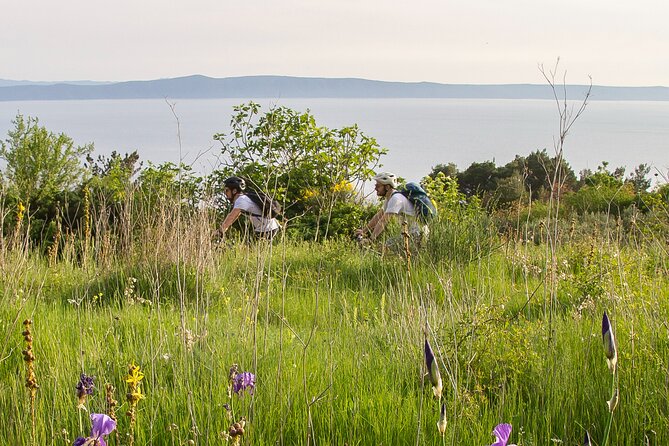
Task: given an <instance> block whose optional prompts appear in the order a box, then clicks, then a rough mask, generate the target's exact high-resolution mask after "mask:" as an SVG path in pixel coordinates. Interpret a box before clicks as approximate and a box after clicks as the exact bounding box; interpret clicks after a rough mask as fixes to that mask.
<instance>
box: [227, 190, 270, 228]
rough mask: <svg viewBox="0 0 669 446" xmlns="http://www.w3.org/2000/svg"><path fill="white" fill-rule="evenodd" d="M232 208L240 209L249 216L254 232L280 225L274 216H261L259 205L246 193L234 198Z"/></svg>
mask: <svg viewBox="0 0 669 446" xmlns="http://www.w3.org/2000/svg"><path fill="white" fill-rule="evenodd" d="M232 208H233V209H241V211H242V212H243V213H245V214H246V215H247V216H248V217H249V220H251V224H252V225H253V230H254V231H255V232H269V231H274V230H275V229H279V227H280V226H279V222H278V221H276V218H267V217H264V216H262V209H260V206H258V205H257V204H255V203H254V202H253V200H251V199H250V198H249V197H247V196H246V195H243V194H242V195H239V196H238V197H237V198H236V199H235V204H234V206H233V207H232Z"/></svg>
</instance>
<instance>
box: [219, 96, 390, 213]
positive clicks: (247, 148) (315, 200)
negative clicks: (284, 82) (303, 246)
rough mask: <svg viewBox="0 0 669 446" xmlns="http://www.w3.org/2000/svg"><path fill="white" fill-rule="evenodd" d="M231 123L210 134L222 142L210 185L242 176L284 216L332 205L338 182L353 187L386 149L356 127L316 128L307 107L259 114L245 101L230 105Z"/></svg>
mask: <svg viewBox="0 0 669 446" xmlns="http://www.w3.org/2000/svg"><path fill="white" fill-rule="evenodd" d="M230 125H231V127H232V132H231V133H230V134H229V135H225V134H217V135H215V136H214V138H215V139H216V140H218V141H220V142H221V145H222V148H221V154H222V159H223V166H222V168H221V169H219V170H217V171H215V172H214V173H213V174H212V182H213V184H221V180H223V179H224V178H226V177H228V176H231V175H237V176H241V177H243V178H245V179H246V180H247V184H248V185H250V187H251V188H254V189H260V190H263V191H265V192H267V193H269V194H270V195H272V196H274V197H275V198H276V199H277V200H278V201H280V202H282V204H283V207H284V213H285V215H286V217H287V218H294V217H299V216H301V215H303V214H305V213H307V212H316V213H318V210H319V209H328V208H331V207H332V205H333V203H335V202H339V201H341V200H342V198H343V197H342V194H341V193H340V189H341V188H342V185H348V184H352V185H354V186H353V187H354V188H355V187H356V186H357V185H358V184H360V183H361V182H362V181H364V180H368V179H369V178H371V176H372V174H373V169H374V167H376V166H377V164H378V161H379V157H380V156H381V155H382V154H384V153H385V150H383V149H381V148H380V147H379V145H378V143H377V142H376V140H375V139H374V138H371V137H368V136H366V135H365V134H363V133H362V132H361V131H360V129H359V128H358V127H357V126H355V125H353V126H350V127H344V128H341V129H328V128H326V127H320V126H318V125H317V124H316V119H315V118H314V116H313V115H312V114H311V113H310V112H309V111H308V110H307V111H306V112H297V111H295V110H292V109H289V108H286V107H277V108H274V109H271V110H269V111H267V112H265V113H262V112H261V108H260V105H258V104H256V103H253V102H250V103H248V104H242V105H239V106H236V107H234V115H233V117H232V119H231V122H230ZM341 209H343V208H341ZM295 223H296V224H297V225H298V226H299V224H300V223H299V221H297V222H295ZM345 226H346V225H345Z"/></svg>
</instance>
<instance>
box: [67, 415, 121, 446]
mask: <svg viewBox="0 0 669 446" xmlns="http://www.w3.org/2000/svg"><path fill="white" fill-rule="evenodd" d="M91 424H92V425H93V426H92V428H91V436H90V437H86V438H83V437H79V438H77V439H76V440H74V444H73V445H72V446H107V442H106V441H105V439H104V436H106V435H109V434H111V433H112V432H113V431H114V429H116V421H114V420H112V419H111V418H110V417H108V416H107V415H105V414H102V413H92V414H91Z"/></svg>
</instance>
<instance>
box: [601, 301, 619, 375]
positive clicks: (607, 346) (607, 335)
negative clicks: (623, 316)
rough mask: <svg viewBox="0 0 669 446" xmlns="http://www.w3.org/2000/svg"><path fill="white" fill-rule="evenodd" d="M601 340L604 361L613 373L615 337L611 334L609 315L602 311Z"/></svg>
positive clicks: (615, 359) (614, 367)
mask: <svg viewBox="0 0 669 446" xmlns="http://www.w3.org/2000/svg"><path fill="white" fill-rule="evenodd" d="M602 342H603V343H604V355H605V356H606V363H607V364H608V366H609V370H610V371H611V373H615V371H616V365H617V363H618V351H617V349H616V339H615V337H614V336H613V329H612V328H611V322H610V321H609V316H608V315H607V314H606V311H605V312H604V317H603V318H602Z"/></svg>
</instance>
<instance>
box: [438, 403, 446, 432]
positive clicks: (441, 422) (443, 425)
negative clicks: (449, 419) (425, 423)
mask: <svg viewBox="0 0 669 446" xmlns="http://www.w3.org/2000/svg"><path fill="white" fill-rule="evenodd" d="M437 429H439V433H440V434H441V435H444V432H446V404H444V403H441V416H440V417H439V421H438V422H437Z"/></svg>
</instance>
